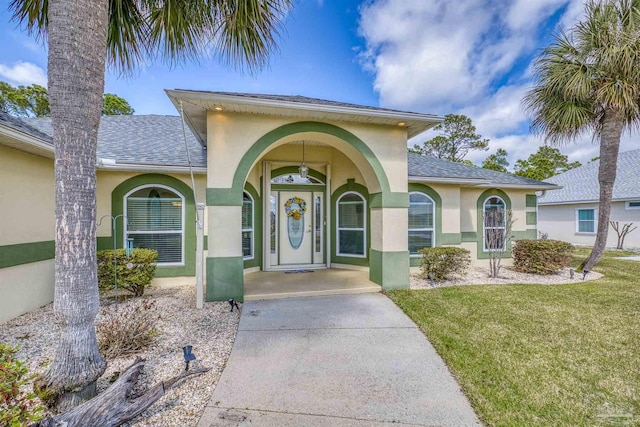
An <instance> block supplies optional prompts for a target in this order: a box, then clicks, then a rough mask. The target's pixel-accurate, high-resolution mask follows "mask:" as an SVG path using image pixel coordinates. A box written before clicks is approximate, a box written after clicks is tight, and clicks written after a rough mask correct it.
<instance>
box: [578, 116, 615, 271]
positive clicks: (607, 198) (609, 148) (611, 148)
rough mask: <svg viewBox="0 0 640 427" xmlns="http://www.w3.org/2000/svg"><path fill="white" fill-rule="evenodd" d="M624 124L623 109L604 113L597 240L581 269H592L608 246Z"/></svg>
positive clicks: (601, 135) (599, 173)
mask: <svg viewBox="0 0 640 427" xmlns="http://www.w3.org/2000/svg"><path fill="white" fill-rule="evenodd" d="M623 126H624V115H623V112H622V111H618V110H611V109H608V110H606V111H605V113H604V118H603V123H602V132H601V134H600V166H599V169H598V183H599V184H600V200H599V206H598V230H597V234H596V241H595V243H594V244H593V249H592V250H591V254H589V256H588V257H587V259H585V260H584V261H582V264H580V267H578V268H579V269H580V270H586V271H591V269H592V268H593V266H595V265H596V264H597V263H598V261H600V258H602V255H603V254H604V250H605V248H606V246H607V234H608V232H609V216H610V213H611V198H612V196H613V184H614V182H615V180H616V171H617V167H618V151H619V148H620V136H621V135H622V128H623Z"/></svg>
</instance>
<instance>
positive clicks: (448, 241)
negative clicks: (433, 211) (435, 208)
mask: <svg viewBox="0 0 640 427" xmlns="http://www.w3.org/2000/svg"><path fill="white" fill-rule="evenodd" d="M460 243H462V234H461V233H441V234H440V242H438V246H444V245H459V244H460Z"/></svg>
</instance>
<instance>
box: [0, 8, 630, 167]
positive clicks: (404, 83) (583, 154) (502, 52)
mask: <svg viewBox="0 0 640 427" xmlns="http://www.w3.org/2000/svg"><path fill="white" fill-rule="evenodd" d="M582 5H583V0H535V1H533V0H510V1H507V0H458V1H457V2H450V1H449V0H368V1H356V0H338V1H336V0H334V1H328V0H327V1H323V0H298V1H297V2H296V5H295V6H294V8H293V9H292V10H291V11H290V13H289V16H288V17H287V20H286V24H285V31H283V34H282V37H281V40H280V44H279V46H280V48H279V51H278V52H275V53H274V54H273V55H272V57H271V59H270V65H269V67H268V68H266V69H265V70H263V71H262V72H260V73H258V74H257V75H255V76H251V75H247V74H242V73H240V72H238V71H236V70H233V69H229V68H228V67H226V66H225V65H223V64H220V63H219V62H218V61H217V59H216V58H215V56H213V55H212V56H211V57H210V58H203V59H202V60H200V61H199V62H198V63H187V64H183V65H179V66H177V67H174V68H169V67H167V66H165V65H163V64H159V63H150V64H146V65H145V66H144V67H141V68H140V69H139V70H138V71H136V72H135V73H134V74H133V75H132V76H128V77H120V76H118V75H116V74H114V73H112V72H108V73H107V78H106V88H105V90H106V92H111V93H116V94H118V95H120V96H122V97H124V98H125V99H127V100H128V101H129V103H130V104H131V105H132V106H133V108H134V109H135V110H136V114H176V111H175V109H174V108H173V106H172V104H171V103H170V102H169V100H168V98H167V97H166V95H165V94H164V89H173V88H184V89H201V90H214V91H230V92H253V93H272V94H284V95H304V96H311V97H317V98H324V99H331V100H336V101H343V102H351V103H356V104H363V105H372V106H380V107H386V108H395V109H402V110H408V111H416V112H422V113H432V114H439V115H444V114H447V113H461V114H466V115H468V116H469V117H471V118H472V120H473V122H474V124H476V126H477V128H478V131H479V132H480V133H481V134H482V135H483V136H484V137H486V138H489V139H490V140H491V142H490V145H489V147H490V150H489V152H476V153H471V154H470V155H469V158H470V159H471V160H472V161H474V162H476V163H478V164H479V163H480V162H481V161H482V159H483V158H484V157H486V156H487V155H488V154H490V153H492V152H495V151H496V150H497V149H498V148H504V149H506V150H507V151H508V152H509V160H510V162H511V163H512V164H513V163H514V162H515V160H517V159H519V158H526V157H527V156H528V155H529V154H531V153H532V152H535V151H536V150H537V149H538V146H539V145H540V144H542V143H543V141H542V140H541V139H540V138H539V137H537V136H534V135H530V134H529V131H528V121H527V117H526V114H525V112H524V111H523V110H522V108H521V105H520V100H521V99H522V96H523V94H524V93H525V92H526V90H527V89H528V88H529V87H530V77H531V74H530V73H531V61H532V59H533V58H534V57H535V55H536V54H537V52H538V51H539V50H540V49H541V48H542V47H544V46H545V45H546V44H548V43H549V42H550V41H551V40H552V33H553V31H554V30H556V29H557V28H559V27H565V28H566V27H568V26H571V25H572V24H573V23H574V22H575V21H576V20H577V19H579V18H580V15H581V13H582V8H583V6H582ZM9 19H10V16H9V14H8V13H7V12H6V11H3V12H2V13H0V80H5V81H8V82H9V83H12V84H14V85H18V84H31V83H38V84H42V85H46V64H47V58H46V49H45V48H44V47H43V46H41V45H40V44H38V43H37V42H36V41H34V40H33V39H31V38H29V37H28V36H27V35H26V33H25V32H24V31H22V30H21V29H20V28H18V27H17V26H16V24H15V23H12V22H10V21H9ZM432 136H433V134H429V133H427V134H425V135H422V136H420V137H418V138H416V139H414V140H413V141H411V142H412V143H419V142H422V141H424V140H426V139H428V138H430V137H432ZM410 145H411V144H410ZM639 147H640V145H639V144H638V143H637V142H635V141H633V140H632V137H631V136H625V137H624V138H623V142H622V148H621V150H622V151H625V150H629V149H634V148H639ZM561 149H562V151H563V152H564V153H565V154H568V155H569V156H570V160H580V161H582V162H586V161H589V159H591V158H592V157H594V156H596V155H597V153H598V147H597V146H596V145H594V144H593V143H592V142H591V138H590V137H588V136H585V138H584V139H583V140H580V141H577V142H576V143H572V144H568V145H567V146H565V147H561Z"/></svg>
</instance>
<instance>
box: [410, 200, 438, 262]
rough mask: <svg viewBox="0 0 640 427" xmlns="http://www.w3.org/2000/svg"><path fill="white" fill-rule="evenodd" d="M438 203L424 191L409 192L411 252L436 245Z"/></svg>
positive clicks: (416, 253)
mask: <svg viewBox="0 0 640 427" xmlns="http://www.w3.org/2000/svg"><path fill="white" fill-rule="evenodd" d="M435 211H436V204H435V202H434V201H433V199H432V198H431V197H429V196H427V195H426V194H424V193H419V192H412V193H409V253H410V254H411V255H418V251H419V250H420V249H423V248H432V247H434V246H435V230H434V224H435V216H436V212H435Z"/></svg>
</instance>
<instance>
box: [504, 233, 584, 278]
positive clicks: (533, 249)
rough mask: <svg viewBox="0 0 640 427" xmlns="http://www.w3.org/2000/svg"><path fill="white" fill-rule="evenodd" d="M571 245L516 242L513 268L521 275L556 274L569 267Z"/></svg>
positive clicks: (528, 241) (534, 241)
mask: <svg viewBox="0 0 640 427" xmlns="http://www.w3.org/2000/svg"><path fill="white" fill-rule="evenodd" d="M572 252H573V245H571V243H567V242H563V241H561V240H518V241H517V242H515V243H514V245H513V250H512V256H513V268H514V270H516V271H520V272H522V273H531V274H556V273H557V272H558V270H560V269H561V268H563V267H565V266H567V265H569V261H570V260H571V253H572Z"/></svg>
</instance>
